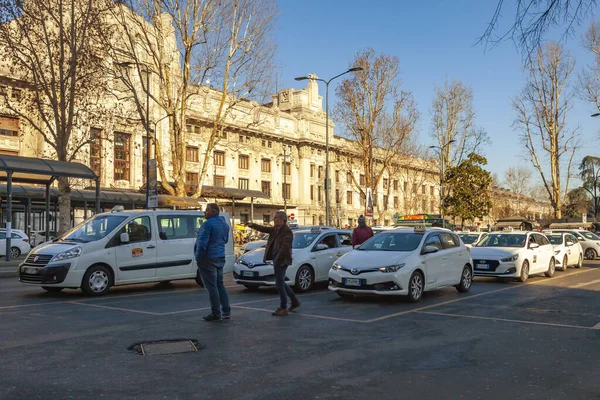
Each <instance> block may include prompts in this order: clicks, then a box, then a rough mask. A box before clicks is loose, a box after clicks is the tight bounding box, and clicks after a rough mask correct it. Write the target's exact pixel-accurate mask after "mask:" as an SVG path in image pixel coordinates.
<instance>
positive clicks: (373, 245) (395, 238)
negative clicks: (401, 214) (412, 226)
mask: <svg viewBox="0 0 600 400" xmlns="http://www.w3.org/2000/svg"><path fill="white" fill-rule="evenodd" d="M421 239H423V234H422V233H421V234H419V233H414V232H412V231H411V232H381V233H378V234H377V235H375V236H373V237H372V238H370V239H369V240H367V241H366V242H364V243H363V244H362V245H360V247H359V248H358V250H372V251H413V250H415V249H416V248H417V247H419V243H421Z"/></svg>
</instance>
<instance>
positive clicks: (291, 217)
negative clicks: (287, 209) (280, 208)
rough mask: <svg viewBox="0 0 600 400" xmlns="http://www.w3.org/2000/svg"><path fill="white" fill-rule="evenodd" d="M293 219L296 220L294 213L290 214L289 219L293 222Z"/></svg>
mask: <svg viewBox="0 0 600 400" xmlns="http://www.w3.org/2000/svg"><path fill="white" fill-rule="evenodd" d="M294 218H296V216H295V215H294V213H291V214H290V219H291V220H292V221H293V220H294Z"/></svg>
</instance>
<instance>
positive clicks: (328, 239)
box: [233, 227, 352, 292]
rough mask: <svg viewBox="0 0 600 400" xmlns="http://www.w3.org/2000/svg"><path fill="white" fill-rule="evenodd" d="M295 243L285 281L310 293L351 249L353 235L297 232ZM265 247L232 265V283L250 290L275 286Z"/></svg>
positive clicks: (317, 230) (336, 231) (316, 230)
mask: <svg viewBox="0 0 600 400" xmlns="http://www.w3.org/2000/svg"><path fill="white" fill-rule="evenodd" d="M293 232H294V241H293V242H292V260H293V262H292V265H290V266H289V267H288V269H287V272H286V277H285V280H286V282H287V283H288V284H289V285H293V286H295V288H296V290H297V291H298V292H306V291H307V290H310V289H311V288H312V287H313V285H314V283H315V282H319V281H327V273H328V272H329V269H330V268H331V265H332V264H333V262H334V261H335V260H337V259H338V258H339V257H341V256H343V255H344V254H346V253H347V252H349V251H351V250H352V232H351V231H348V230H341V229H321V228H319V227H316V228H313V229H310V230H297V231H296V230H295V231H293ZM264 253H265V248H264V247H261V248H258V249H256V250H253V251H250V252H248V253H246V254H244V255H242V256H241V257H240V258H239V259H238V260H237V261H236V263H235V264H234V265H233V280H234V281H235V282H237V283H238V284H240V285H244V286H246V287H247V288H248V289H257V288H258V287H260V286H275V275H274V272H273V264H272V263H271V262H267V263H265V262H263V256H264Z"/></svg>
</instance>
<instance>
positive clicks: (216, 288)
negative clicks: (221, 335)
mask: <svg viewBox="0 0 600 400" xmlns="http://www.w3.org/2000/svg"><path fill="white" fill-rule="evenodd" d="M196 262H197V264H198V271H200V276H201V277H202V282H203V283H204V287H205V288H206V290H207V291H208V297H209V298H210V309H211V311H212V314H213V315H216V316H221V310H223V314H225V315H229V314H231V306H230V305H229V295H228V294H227V289H225V286H224V285H223V267H224V266H225V259H224V258H219V259H216V260H206V259H205V260H200V261H196Z"/></svg>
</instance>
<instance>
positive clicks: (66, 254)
mask: <svg viewBox="0 0 600 400" xmlns="http://www.w3.org/2000/svg"><path fill="white" fill-rule="evenodd" d="M82 251H83V250H82V248H81V247H79V246H77V247H73V248H72V249H69V250H67V251H63V252H62V253H58V254H57V255H55V256H54V257H53V258H52V262H55V261H62V260H68V259H69V258H75V257H79V256H80V255H81V253H82Z"/></svg>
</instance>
